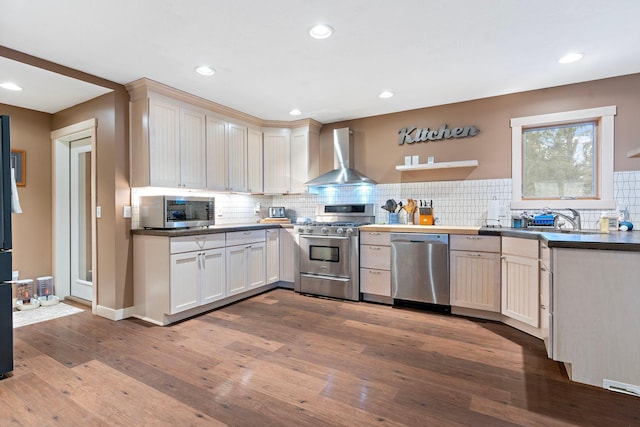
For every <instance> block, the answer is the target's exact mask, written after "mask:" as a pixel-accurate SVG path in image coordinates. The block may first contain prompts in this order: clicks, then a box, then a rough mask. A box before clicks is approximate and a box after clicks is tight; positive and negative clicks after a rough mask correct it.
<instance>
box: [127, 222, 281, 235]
mask: <svg viewBox="0 0 640 427" xmlns="http://www.w3.org/2000/svg"><path fill="white" fill-rule="evenodd" d="M283 226H284V227H287V226H289V227H291V226H292V225H291V224H256V223H252V224H222V225H214V226H212V227H194V228H176V229H171V230H162V229H135V230H131V234H140V235H145V236H161V237H181V236H196V235H198V234H216V233H230V232H233V231H247V230H260V229H268V228H283Z"/></svg>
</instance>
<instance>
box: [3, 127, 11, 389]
mask: <svg viewBox="0 0 640 427" xmlns="http://www.w3.org/2000/svg"><path fill="white" fill-rule="evenodd" d="M9 126H10V120H9V116H0V378H2V377H3V376H4V374H6V373H8V372H11V371H13V312H12V311H13V299H12V296H11V295H12V292H11V291H12V288H11V283H6V282H7V281H10V280H11V237H12V236H11V163H10V156H11V150H10V146H9V145H10V142H9Z"/></svg>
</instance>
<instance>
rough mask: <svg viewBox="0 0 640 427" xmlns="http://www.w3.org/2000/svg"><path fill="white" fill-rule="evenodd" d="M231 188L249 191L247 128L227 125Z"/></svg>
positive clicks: (231, 124)
mask: <svg viewBox="0 0 640 427" xmlns="http://www.w3.org/2000/svg"><path fill="white" fill-rule="evenodd" d="M227 149H228V157H227V159H228V162H229V165H228V168H229V190H230V191H237V192H247V191H248V186H247V128H246V127H244V126H238V125H236V124H233V123H229V124H228V125H227Z"/></svg>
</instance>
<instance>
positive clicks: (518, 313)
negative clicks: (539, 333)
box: [501, 237, 540, 328]
mask: <svg viewBox="0 0 640 427" xmlns="http://www.w3.org/2000/svg"><path fill="white" fill-rule="evenodd" d="M538 250H539V249H538V241H537V240H532V239H519V238H514V237H502V256H501V258H502V280H501V292H502V303H501V312H502V314H503V315H505V316H507V317H510V318H512V319H515V320H517V321H519V322H522V323H525V324H527V325H530V326H533V327H534V328H539V326H540V324H539V321H540V292H539V283H538V272H539V271H538V270H539V267H538Z"/></svg>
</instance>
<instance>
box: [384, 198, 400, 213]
mask: <svg viewBox="0 0 640 427" xmlns="http://www.w3.org/2000/svg"><path fill="white" fill-rule="evenodd" d="M397 207H398V204H397V203H396V201H395V200H393V199H389V200H387V201H386V202H385V203H384V206H382V209H384V210H385V211H387V212H390V213H395V211H396V208H397Z"/></svg>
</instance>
